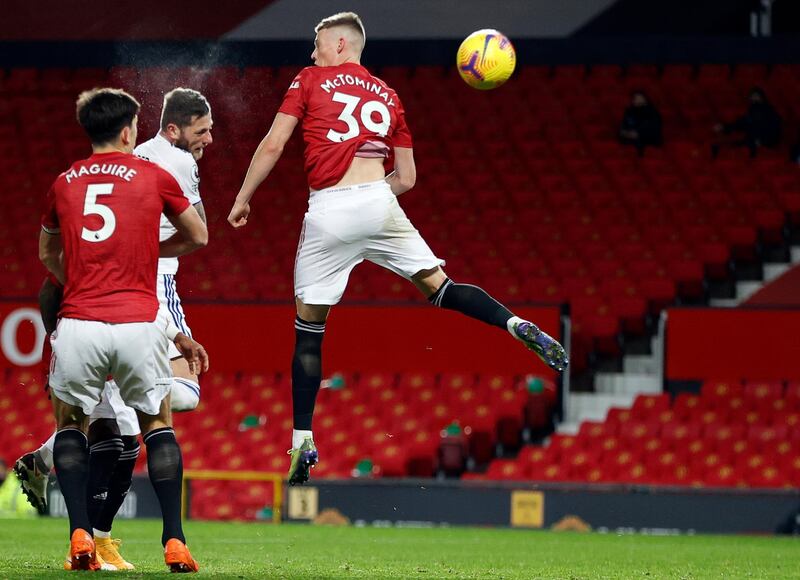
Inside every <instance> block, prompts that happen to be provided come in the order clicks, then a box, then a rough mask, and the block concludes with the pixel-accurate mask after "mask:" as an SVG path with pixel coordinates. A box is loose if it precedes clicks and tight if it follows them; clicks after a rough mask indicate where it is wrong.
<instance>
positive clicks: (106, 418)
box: [14, 88, 213, 569]
mask: <svg viewBox="0 0 800 580" xmlns="http://www.w3.org/2000/svg"><path fill="white" fill-rule="evenodd" d="M212 127H213V119H212V116H211V107H210V106H209V104H208V101H207V100H206V98H205V97H204V96H203V95H202V94H201V93H199V92H198V91H195V90H192V89H186V88H176V89H173V90H172V91H170V92H169V93H167V94H166V95H165V96H164V105H163V108H162V111H161V128H160V131H159V132H158V134H157V135H156V136H155V137H153V138H152V139H150V140H149V141H145V142H144V143H142V144H140V145H139V146H138V147H136V149H135V150H134V153H135V154H136V155H138V156H139V157H142V158H144V159H147V160H149V161H152V162H153V163H156V164H157V165H159V166H161V167H162V168H164V169H166V170H167V171H168V172H169V173H170V174H171V175H172V176H173V177H174V178H175V180H176V181H177V182H178V184H179V185H180V187H181V190H182V191H183V194H184V195H185V196H186V198H187V199H188V200H189V203H191V204H192V205H193V206H194V207H195V209H196V210H197V212H198V213H199V214H200V217H201V218H202V219H203V221H204V222H205V221H206V215H205V211H204V208H203V202H202V200H201V199H200V175H199V171H198V167H197V161H198V160H199V159H200V158H201V157H202V156H203V152H204V150H205V148H206V147H207V146H208V145H210V144H211V143H212V141H213V138H212V136H211V129H212ZM176 233H177V230H176V229H175V227H174V226H173V225H172V224H171V223H170V222H169V220H168V219H167V218H166V217H165V216H163V215H162V216H161V225H160V233H159V239H160V240H161V241H163V240H166V239H169V238H171V237H172V236H174V235H175V234H176ZM177 271H178V258H159V261H158V279H157V293H158V300H159V306H160V310H161V311H163V312H164V313H166V315H167V319H168V320H170V321H172V323H173V324H174V326H175V327H177V329H178V330H180V331H181V332H182V333H184V334H186V335H187V336H190V337H191V330H190V329H189V326H188V325H187V324H186V316H185V315H184V313H183V308H182V306H181V300H180V297H179V296H178V292H177V288H176V285H175V274H176V273H177ZM60 302H61V292H60V291H59V289H58V288H56V287H55V286H54V285H53V284H52V282H49V281H46V282H45V286H44V287H43V289H42V292H41V293H40V305H41V307H42V317H43V319H44V322H45V327H46V328H48V327H52V328H55V321H56V316H57V313H58V310H59V308H60ZM169 358H170V366H171V369H172V374H173V381H172V388H171V391H170V397H171V407H172V410H173V411H191V410H193V409H194V408H196V407H197V405H198V404H199V402H200V384H199V382H198V377H197V375H196V374H194V373H193V372H192V371H191V370H190V368H189V363H188V362H187V361H186V359H184V358H183V357H182V356H181V354H180V352H179V351H178V349H177V348H176V347H175V345H174V344H172V343H170V348H169ZM90 421H91V424H90V428H89V443H90V480H89V489H90V490H92V491H93V493H92V494H90V505H89V509H90V515H91V519H92V521H93V523H95V522H96V527H95V529H94V535H95V538H96V540H97V548H98V553H99V554H100V556H101V557H102V559H103V560H104V561H105V562H106V563H107V564H111V565H112V566H114V567H115V568H116V569H132V568H133V566H132V565H131V564H130V563H128V562H126V561H125V560H124V559H123V558H122V557H121V556H120V555H119V552H118V551H117V549H116V545H115V544H114V543H113V542H111V536H110V532H111V524H112V522H113V519H114V516H115V515H116V513H117V511H118V510H119V508H120V506H121V505H122V502H123V501H124V499H125V495H126V494H127V492H128V489H129V488H130V484H131V477H132V474H133V468H134V466H135V463H136V460H137V458H138V456H139V443H138V435H139V424H138V420H137V418H136V412H135V411H134V410H133V409H131V408H130V407H127V406H125V404H124V403H123V401H122V398H121V397H120V395H119V391H118V389H117V387H116V385H115V384H114V382H113V381H109V382H108V383H106V388H105V390H104V393H103V398H102V400H101V401H100V403H99V404H98V405H97V406H96V407H95V410H94V412H93V413H92V415H91V417H90ZM54 438H55V434H54V435H53V436H52V437H51V438H50V439H48V440H47V442H45V443H44V444H43V445H42V446H41V447H40V448H39V449H38V450H36V451H35V452H33V453H27V454H25V455H23V456H22V457H21V458H19V459H18V460H17V462H16V463H15V465H14V470H15V472H16V473H17V475H18V476H19V478H20V480H21V483H22V488H23V491H24V492H25V494H26V495H27V497H28V499H29V501H30V502H31V503H32V504H33V505H34V506H35V507H36V508H37V509H39V511H40V512H43V511H44V510H45V508H46V502H47V495H46V492H47V481H48V478H49V472H50V470H51V469H52V467H53V443H54ZM103 540H108V542H104V541H103Z"/></svg>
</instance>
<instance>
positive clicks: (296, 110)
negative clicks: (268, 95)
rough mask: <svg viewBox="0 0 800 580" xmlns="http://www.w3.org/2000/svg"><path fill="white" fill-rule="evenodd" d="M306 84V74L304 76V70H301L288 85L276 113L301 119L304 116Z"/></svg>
mask: <svg viewBox="0 0 800 580" xmlns="http://www.w3.org/2000/svg"><path fill="white" fill-rule="evenodd" d="M307 84H308V74H306V69H303V70H301V71H300V72H299V73H298V75H297V76H296V77H294V80H293V81H292V84H290V85H289V89H288V90H287V91H286V94H285V95H284V97H283V102H282V103H281V106H280V108H279V109H278V112H279V113H285V114H287V115H291V116H292V117H297V118H298V119H302V118H303V117H304V116H305V114H306V88H307V87H306V85H307Z"/></svg>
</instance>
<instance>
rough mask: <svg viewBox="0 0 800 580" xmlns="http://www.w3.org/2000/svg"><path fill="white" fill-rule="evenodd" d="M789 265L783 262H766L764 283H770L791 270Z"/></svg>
mask: <svg viewBox="0 0 800 580" xmlns="http://www.w3.org/2000/svg"><path fill="white" fill-rule="evenodd" d="M791 267H792V265H791V264H786V263H784V262H767V263H765V264H764V282H772V281H773V280H775V279H776V278H778V277H779V276H781V275H782V274H783V273H784V272H786V270H788V269H789V268H791Z"/></svg>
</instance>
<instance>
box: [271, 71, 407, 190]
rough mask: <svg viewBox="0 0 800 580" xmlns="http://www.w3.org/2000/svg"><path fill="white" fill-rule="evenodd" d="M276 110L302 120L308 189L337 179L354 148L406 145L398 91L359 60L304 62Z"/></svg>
mask: <svg viewBox="0 0 800 580" xmlns="http://www.w3.org/2000/svg"><path fill="white" fill-rule="evenodd" d="M278 110H279V111H280V112H281V113H286V114H287V115H292V116H293V117H297V118H298V119H300V120H301V121H302V126H303V140H304V141H305V143H306V150H305V169H306V174H307V175H308V185H309V187H311V189H323V188H325V187H330V186H331V185H334V184H336V183H337V182H338V181H339V180H341V178H342V176H343V175H344V174H345V172H346V171H347V169H348V167H350V164H351V163H352V161H353V157H354V156H355V154H356V151H358V150H367V151H370V152H373V153H377V154H375V155H370V156H383V154H382V152H383V151H386V152H388V151H391V149H392V148H393V147H411V132H410V131H409V130H408V126H407V125H406V119H405V112H404V111H403V105H402V104H401V103H400V99H399V98H398V97H397V93H395V92H394V90H393V89H391V88H390V87H389V86H387V85H386V83H384V82H383V81H382V80H380V79H379V78H377V77H374V76H372V75H371V74H370V73H369V71H368V70H367V69H365V68H364V67H363V66H361V65H360V64H355V63H345V64H341V65H339V66H326V67H320V66H310V67H307V68H304V69H303V70H301V71H300V74H298V75H297V76H296V77H295V79H294V80H293V81H292V84H291V85H290V86H289V90H288V91H286V96H285V97H284V98H283V103H282V104H281V107H280V109H278Z"/></svg>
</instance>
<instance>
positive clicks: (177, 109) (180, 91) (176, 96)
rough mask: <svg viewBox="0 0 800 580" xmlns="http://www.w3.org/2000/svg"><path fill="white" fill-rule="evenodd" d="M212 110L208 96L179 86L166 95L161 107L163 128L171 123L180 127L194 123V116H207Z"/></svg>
mask: <svg viewBox="0 0 800 580" xmlns="http://www.w3.org/2000/svg"><path fill="white" fill-rule="evenodd" d="M210 112H211V105H209V104H208V101H207V100H206V98H205V97H204V96H203V95H202V94H201V93H199V92H197V91H195V90H194V89H184V88H183V87H178V88H177V89H172V90H171V91H170V92H168V93H167V94H166V95H164V106H163V107H162V108H161V129H162V130H164V129H166V128H167V125H169V124H170V123H172V124H174V125H177V126H178V128H179V129H182V128H183V127H186V126H187V125H191V124H192V119H193V118H194V117H205V116H206V115H208V114H209V113H210Z"/></svg>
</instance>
